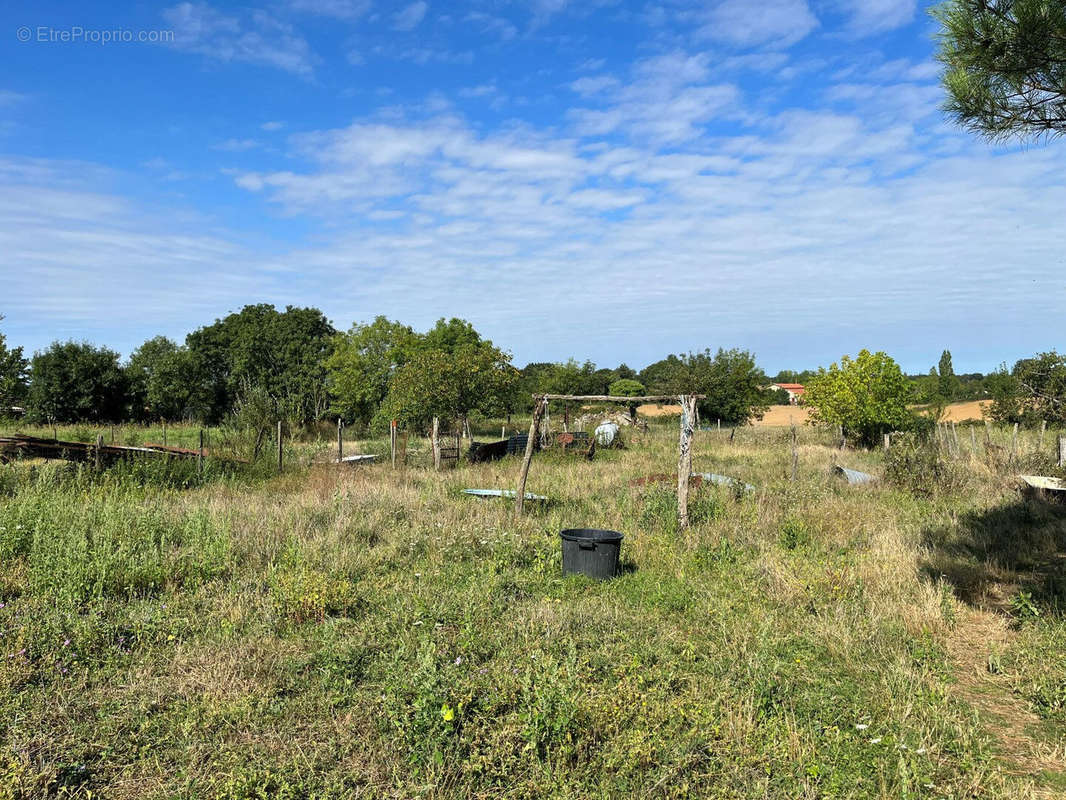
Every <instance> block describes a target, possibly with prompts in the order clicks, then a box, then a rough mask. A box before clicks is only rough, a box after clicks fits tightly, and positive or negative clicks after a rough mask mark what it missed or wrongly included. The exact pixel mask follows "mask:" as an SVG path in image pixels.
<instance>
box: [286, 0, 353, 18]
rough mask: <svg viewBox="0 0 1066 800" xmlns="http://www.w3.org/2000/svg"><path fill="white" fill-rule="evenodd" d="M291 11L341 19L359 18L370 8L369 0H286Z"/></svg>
mask: <svg viewBox="0 0 1066 800" xmlns="http://www.w3.org/2000/svg"><path fill="white" fill-rule="evenodd" d="M287 5H288V8H289V9H291V10H292V11H298V12H303V13H307V14H317V15H318V16H322V17H334V18H336V19H342V20H355V19H359V18H360V17H362V16H363V15H365V14H366V13H367V11H369V10H370V6H371V3H370V0H287Z"/></svg>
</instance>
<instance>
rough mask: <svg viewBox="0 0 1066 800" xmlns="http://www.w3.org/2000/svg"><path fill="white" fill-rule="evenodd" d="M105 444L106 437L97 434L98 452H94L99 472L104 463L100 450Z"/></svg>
mask: <svg viewBox="0 0 1066 800" xmlns="http://www.w3.org/2000/svg"><path fill="white" fill-rule="evenodd" d="M103 446H104V437H103V436H102V435H97V437H96V452H95V453H94V456H95V459H94V460H95V463H96V471H97V472H99V471H100V467H101V466H102V465H103V461H102V459H101V455H100V451H101V450H102V449H103Z"/></svg>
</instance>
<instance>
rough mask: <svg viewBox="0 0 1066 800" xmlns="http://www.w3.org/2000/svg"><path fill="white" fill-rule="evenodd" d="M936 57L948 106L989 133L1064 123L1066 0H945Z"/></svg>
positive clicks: (936, 12) (1043, 131)
mask: <svg viewBox="0 0 1066 800" xmlns="http://www.w3.org/2000/svg"><path fill="white" fill-rule="evenodd" d="M932 14H933V16H934V17H935V18H936V19H937V21H938V22H939V23H940V33H939V37H938V38H939V49H938V52H937V59H938V60H939V61H940V62H941V63H942V64H943V65H944V67H945V70H944V74H943V77H942V79H941V81H942V83H943V86H944V89H945V90H946V92H947V99H946V101H945V103H944V110H945V111H946V112H947V113H948V114H949V115H951V116H952V117H953V118H954V119H955V121H956V122H957V123H958V124H959V125H961V126H962V127H964V128H966V129H968V130H971V131H974V132H976V133H978V134H981V135H983V136H985V137H988V138H990V139H1007V138H1036V137H1040V136H1051V135H1057V134H1060V133H1062V132H1063V131H1066V3H1063V2H1062V0H947V2H943V3H941V4H940V5H938V6H936V7H935V8H933V10H932Z"/></svg>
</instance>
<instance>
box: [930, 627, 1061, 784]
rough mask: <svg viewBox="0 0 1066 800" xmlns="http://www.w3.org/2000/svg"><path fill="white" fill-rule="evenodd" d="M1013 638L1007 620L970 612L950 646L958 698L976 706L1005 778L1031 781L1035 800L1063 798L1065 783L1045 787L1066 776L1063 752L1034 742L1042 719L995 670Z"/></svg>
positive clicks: (952, 638) (954, 635) (948, 641)
mask: <svg viewBox="0 0 1066 800" xmlns="http://www.w3.org/2000/svg"><path fill="white" fill-rule="evenodd" d="M1013 636H1014V633H1013V632H1012V631H1011V630H1010V628H1009V626H1008V618H1007V617H1006V616H1004V615H1003V614H998V613H995V612H993V611H984V610H980V609H975V608H968V607H967V608H966V609H965V610H964V611H963V612H962V613H961V614H960V616H959V619H958V622H957V624H956V626H955V628H954V630H953V631H952V633H951V634H950V636H949V637H948V640H947V651H948V655H949V657H950V658H951V661H952V662H953V664H954V665H955V676H956V679H957V681H958V683H957V684H955V686H954V692H955V694H956V695H957V696H958V697H959V698H961V699H962V700H964V701H965V702H967V703H969V704H970V705H971V706H973V708H974V709H975V710H976V711H977V713H978V715H979V716H980V718H981V722H982V723H983V724H984V726H985V728H986V730H987V731H988V732H989V733H990V734H991V735H992V737H993V738H994V739H995V742H996V747H997V749H998V751H999V755H1000V757H1001V758H1002V760H1003V762H1004V764H1003V766H1004V771H1005V772H1007V773H1008V774H1011V775H1016V776H1020V777H1027V778H1029V779H1031V780H1032V781H1033V786H1032V796H1033V797H1039V798H1044V797H1049V798H1050V797H1062V785H1061V783H1060V782H1059V780H1055V783H1056V785H1057V788H1056V787H1051V786H1045V785H1043V784H1044V783H1045V781H1044V780H1043V777H1044V776H1042V775H1041V773H1052V777H1054V776H1058V777H1059V778H1061V776H1063V775H1066V758H1064V753H1063V750H1062V748H1061V747H1059V748H1055V747H1054V746H1053V745H1051V744H1050V743H1048V742H1042V741H1040V740H1039V739H1036V738H1034V736H1033V734H1032V731H1033V730H1035V729H1036V728H1038V727H1039V726H1040V724H1041V720H1040V718H1039V717H1038V716H1037V715H1036V714H1034V713H1033V712H1032V711H1030V710H1029V707H1028V705H1027V704H1026V702H1025V701H1024V700H1023V699H1022V698H1020V697H1018V695H1016V694H1014V692H1013V691H1012V690H1011V687H1010V679H1009V676H1007V675H1003V674H1001V673H998V672H996V671H994V670H993V669H990V664H991V663H992V661H993V660H995V659H996V657H997V656H998V655H999V654H1002V653H1004V652H1005V651H1006V650H1007V649H1008V647H1009V646H1010V643H1011V638H1012V637H1013Z"/></svg>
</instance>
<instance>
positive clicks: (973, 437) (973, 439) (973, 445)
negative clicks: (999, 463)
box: [970, 425, 977, 458]
mask: <svg viewBox="0 0 1066 800" xmlns="http://www.w3.org/2000/svg"><path fill="white" fill-rule="evenodd" d="M970 458H977V431H975V430H974V428H973V425H971V426H970Z"/></svg>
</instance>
